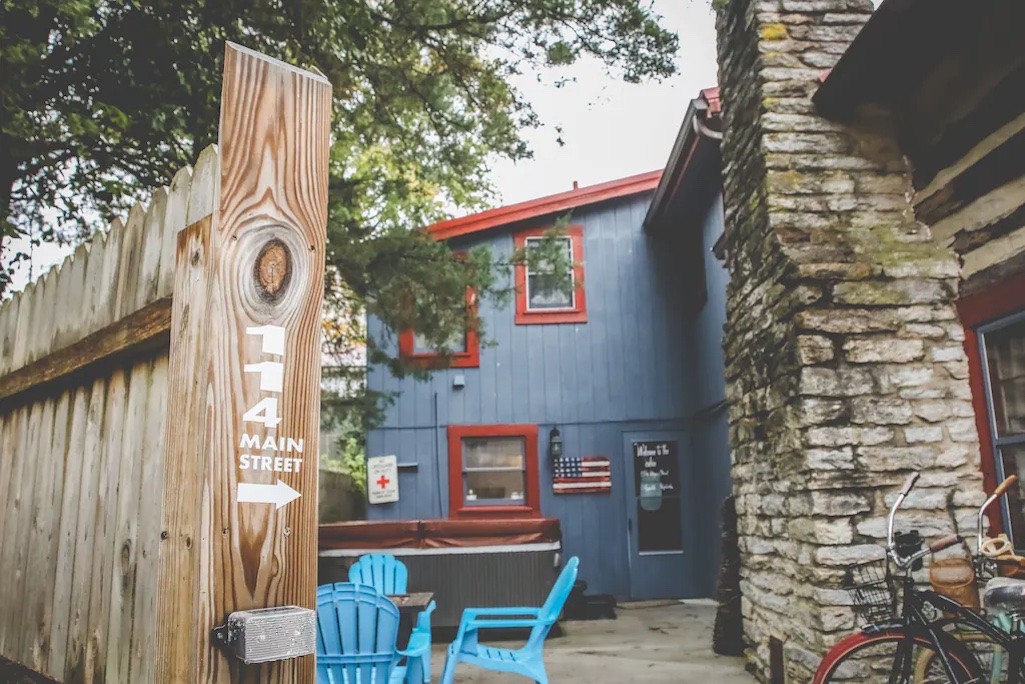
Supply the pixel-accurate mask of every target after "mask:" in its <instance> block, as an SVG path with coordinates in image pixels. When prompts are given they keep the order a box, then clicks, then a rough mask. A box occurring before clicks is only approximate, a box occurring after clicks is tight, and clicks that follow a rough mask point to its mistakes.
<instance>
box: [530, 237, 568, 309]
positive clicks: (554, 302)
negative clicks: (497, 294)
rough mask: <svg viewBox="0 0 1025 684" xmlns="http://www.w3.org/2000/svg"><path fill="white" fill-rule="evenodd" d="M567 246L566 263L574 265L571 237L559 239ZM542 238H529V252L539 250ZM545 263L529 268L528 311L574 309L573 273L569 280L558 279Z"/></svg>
mask: <svg viewBox="0 0 1025 684" xmlns="http://www.w3.org/2000/svg"><path fill="white" fill-rule="evenodd" d="M557 239H558V240H559V241H560V242H562V243H563V244H565V245H566V263H567V265H570V266H572V264H573V240H572V238H570V237H568V236H567V237H561V238H557ZM541 240H542V238H527V240H526V247H527V251H528V252H529V251H530V250H533V249H537V248H538V247H540V245H541ZM546 266H548V265H547V264H545V263H544V262H541V263H539V264H533V268H530V267H528V268H527V309H529V310H535V309H572V308H573V307H574V304H575V302H574V290H575V288H574V284H573V273H572V271H571V272H570V274H569V279H568V280H567V279H563V278H556V277H555V276H553V275H552V274H551V270H552V269H551V268H550V267H546Z"/></svg>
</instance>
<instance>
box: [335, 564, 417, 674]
mask: <svg viewBox="0 0 1025 684" xmlns="http://www.w3.org/2000/svg"><path fill="white" fill-rule="evenodd" d="M398 633H399V609H398V608H396V607H395V604H394V603H392V602H391V601H389V600H388V599H387V598H386V597H385V596H383V595H381V594H379V593H378V592H377V590H376V589H374V588H373V587H370V586H365V585H360V584H352V583H349V582H338V583H337V584H325V585H323V586H320V587H317V684H345V683H346V682H348V683H349V684H354V683H355V682H361V684H399V683H401V682H402V681H403V680H404V679H405V677H406V668H405V667H401V666H400V665H399V660H401V659H402V656H403V654H402V652H401V651H399V650H398V649H396V648H395V638H396V637H397V636H398Z"/></svg>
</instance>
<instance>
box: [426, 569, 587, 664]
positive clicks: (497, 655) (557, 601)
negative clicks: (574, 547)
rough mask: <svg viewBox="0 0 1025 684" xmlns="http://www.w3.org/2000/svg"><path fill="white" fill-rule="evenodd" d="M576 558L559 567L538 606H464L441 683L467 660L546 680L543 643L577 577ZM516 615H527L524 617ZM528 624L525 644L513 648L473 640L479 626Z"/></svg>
mask: <svg viewBox="0 0 1025 684" xmlns="http://www.w3.org/2000/svg"><path fill="white" fill-rule="evenodd" d="M579 564H580V559H579V558H577V557H576V556H573V557H572V558H570V559H569V562H568V563H566V567H565V568H563V569H562V572H561V573H560V574H559V578H558V579H557V580H555V586H553V587H552V590H551V592H549V594H548V599H547V600H546V601H545V604H544V605H543V606H541V607H540V608H467V609H466V610H464V611H463V619H462V620H461V621H460V622H459V632H458V633H457V634H456V640H455V641H454V642H452V645H451V646H449V647H448V656H447V657H446V658H445V669H444V671H443V672H442V674H441V684H452V678H453V677H454V676H455V673H456V664H457V663H459V662H464V663H470V664H471V665H476V666H477V667H483V668H485V669H488V670H496V671H498V672H513V673H515V674H520V675H523V676H524V677H528V678H530V679H533V680H534V681H535V682H538V684H548V674H547V673H546V672H545V662H544V652H543V651H544V645H545V637H547V636H548V632H549V630H551V628H552V625H554V624H555V621H556V620H558V619H559V614H560V613H562V606H563V605H564V604H565V603H566V599H567V598H568V597H569V592H570V590H571V589H572V588H573V583H574V582H575V581H576V579H577V566H578V565H579ZM520 616H530V617H527V618H524V617H520ZM511 627H530V628H531V630H530V636H529V637H528V638H527V644H526V645H525V646H524V647H523V648H521V649H519V650H516V651H513V650H510V649H507V648H493V647H491V646H482V645H481V644H480V643H478V641H477V632H478V631H479V630H481V629H495V628H505V629H508V628H511Z"/></svg>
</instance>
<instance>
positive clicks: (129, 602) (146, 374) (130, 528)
mask: <svg viewBox="0 0 1025 684" xmlns="http://www.w3.org/2000/svg"><path fill="white" fill-rule="evenodd" d="M150 367H151V363H150V362H148V361H143V362H140V363H137V364H135V366H134V367H133V368H132V370H131V374H130V376H129V381H128V401H127V404H126V411H125V413H124V417H125V422H124V429H123V432H122V439H121V463H120V469H119V472H118V474H117V483H118V486H117V502H116V503H115V502H111V504H112V507H113V509H114V511H115V519H114V529H113V535H112V541H113V544H112V545H111V547H110V553H109V557H110V558H114V559H116V561H115V563H114V568H113V572H112V573H111V577H110V588H109V590H108V591H107V595H108V596H109V600H110V611H109V613H110V617H109V620H108V627H107V638H108V640H107V652H106V664H107V669H106V672H105V675H106V681H108V682H111V683H112V684H119V683H120V682H127V681H130V679H129V676H128V667H129V660H130V656H131V633H132V607H133V604H134V600H135V583H136V581H137V577H138V575H137V558H138V528H139V515H140V509H139V490H140V489H141V481H142V465H143V463H144V461H145V460H146V459H145V458H143V456H144V455H145V453H146V451H147V449H148V448H149V445H148V444H147V443H146V441H145V430H146V411H147V400H148V398H149V382H150Z"/></svg>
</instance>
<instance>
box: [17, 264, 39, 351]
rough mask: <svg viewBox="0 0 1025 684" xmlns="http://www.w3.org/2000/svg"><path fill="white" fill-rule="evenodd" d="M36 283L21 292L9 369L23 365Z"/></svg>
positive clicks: (34, 307) (33, 309) (31, 322)
mask: <svg viewBox="0 0 1025 684" xmlns="http://www.w3.org/2000/svg"><path fill="white" fill-rule="evenodd" d="M37 290H38V288H37V287H36V283H31V284H29V286H28V287H26V288H25V289H24V290H23V291H22V293H21V298H20V299H21V307H20V310H19V311H18V321H17V331H16V334H15V338H14V352H13V353H12V355H11V370H17V369H18V368H21V367H22V366H24V365H25V357H26V355H27V354H28V346H29V340H30V334H29V333H30V331H31V330H32V324H33V323H34V322H35V321H33V320H32V316H33V315H34V311H35V309H37V308H38V306H37V304H38V302H39V299H38V296H37Z"/></svg>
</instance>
